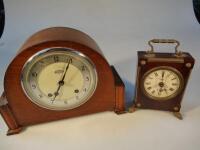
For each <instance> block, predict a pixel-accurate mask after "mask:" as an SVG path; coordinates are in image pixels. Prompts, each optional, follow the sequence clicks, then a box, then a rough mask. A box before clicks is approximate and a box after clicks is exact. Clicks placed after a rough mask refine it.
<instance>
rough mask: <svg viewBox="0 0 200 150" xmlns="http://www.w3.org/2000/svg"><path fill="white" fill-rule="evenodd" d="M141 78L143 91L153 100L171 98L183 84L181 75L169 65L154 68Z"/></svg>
mask: <svg viewBox="0 0 200 150" xmlns="http://www.w3.org/2000/svg"><path fill="white" fill-rule="evenodd" d="M143 79H144V80H143V88H144V93H145V94H146V95H147V96H148V97H151V98H152V99H154V100H167V99H169V98H173V97H174V96H176V95H177V94H178V93H179V91H180V89H181V88H182V85H183V78H182V75H181V74H180V73H179V72H178V70H176V69H174V68H171V67H158V68H154V69H152V70H150V71H148V72H147V73H146V74H145V75H144V78H143Z"/></svg>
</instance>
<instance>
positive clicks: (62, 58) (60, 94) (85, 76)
mask: <svg viewBox="0 0 200 150" xmlns="http://www.w3.org/2000/svg"><path fill="white" fill-rule="evenodd" d="M21 85H22V88H23V90H24V92H25V94H26V96H27V97H28V98H29V99H30V100H31V101H32V102H33V103H35V104H37V105H38V106H40V107H43V108H46V109H51V110H68V109H73V108H76V107H78V106H80V105H82V104H84V103H85V102H87V100H88V99H89V98H90V97H91V96H92V95H93V93H94V91H95V89H96V86H97V73H96V69H95V66H94V64H93V63H92V61H91V60H90V59H89V58H88V57H87V56H85V55H84V54H82V53H80V52H77V51H74V50H71V49H64V48H51V49H45V50H42V51H40V52H38V53H36V54H35V55H33V56H32V57H31V58H30V59H29V60H28V61H27V62H26V63H25V65H24V67H23V69H22V74H21Z"/></svg>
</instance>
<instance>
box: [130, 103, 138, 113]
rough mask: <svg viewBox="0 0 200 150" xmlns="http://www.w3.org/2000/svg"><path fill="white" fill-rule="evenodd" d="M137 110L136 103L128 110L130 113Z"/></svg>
mask: <svg viewBox="0 0 200 150" xmlns="http://www.w3.org/2000/svg"><path fill="white" fill-rule="evenodd" d="M135 111H136V107H135V105H133V106H131V107H129V108H128V112H129V113H133V112H135Z"/></svg>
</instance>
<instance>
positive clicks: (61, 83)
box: [52, 59, 72, 102]
mask: <svg viewBox="0 0 200 150" xmlns="http://www.w3.org/2000/svg"><path fill="white" fill-rule="evenodd" d="M71 62H72V60H71V59H70V60H69V61H68V64H67V67H66V68H65V72H64V74H63V77H62V79H61V80H60V81H59V82H58V84H59V86H58V88H57V90H56V92H55V93H54V98H53V100H52V102H53V101H54V100H55V99H56V97H57V96H58V95H59V90H60V88H61V86H63V85H64V79H65V76H66V73H67V70H68V68H69V64H70V63H71Z"/></svg>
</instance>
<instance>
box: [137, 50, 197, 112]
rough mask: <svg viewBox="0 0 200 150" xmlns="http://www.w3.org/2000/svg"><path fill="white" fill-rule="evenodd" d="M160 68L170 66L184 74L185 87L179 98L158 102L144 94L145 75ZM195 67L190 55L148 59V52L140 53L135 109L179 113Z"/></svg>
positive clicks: (160, 55)
mask: <svg viewBox="0 0 200 150" xmlns="http://www.w3.org/2000/svg"><path fill="white" fill-rule="evenodd" d="M188 64H190V66H189V67H188ZM159 66H169V67H172V68H175V69H177V70H178V71H179V72H180V73H181V74H182V76H183V79H184V85H183V89H182V90H181V92H180V93H179V94H178V95H177V96H175V97H173V98H171V99H169V100H165V101H156V100H153V99H151V98H149V97H147V96H146V95H145V94H144V93H143V90H142V86H141V85H142V82H143V81H142V80H143V75H144V74H145V73H146V72H147V71H149V70H150V69H152V68H155V67H159ZM193 66H194V58H193V57H192V56H191V55H190V54H189V53H182V57H181V56H180V57H177V56H176V55H175V53H154V54H153V55H152V56H150V57H148V53H147V52H146V51H139V52H138V69H137V79H136V92H135V103H134V105H135V107H137V108H145V109H157V110H166V111H172V112H179V111H180V108H181V101H182V98H183V95H184V91H185V88H186V85H187V82H188V79H189V75H190V72H191V70H192V68H193Z"/></svg>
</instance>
